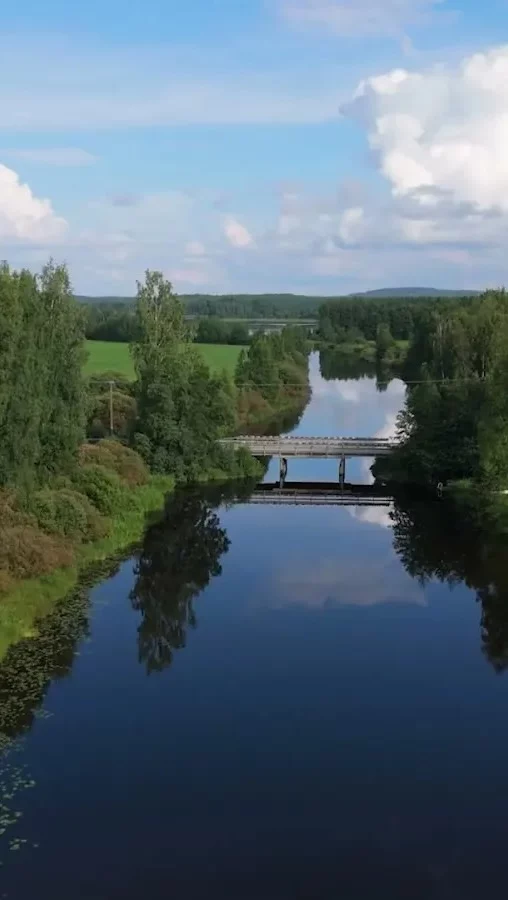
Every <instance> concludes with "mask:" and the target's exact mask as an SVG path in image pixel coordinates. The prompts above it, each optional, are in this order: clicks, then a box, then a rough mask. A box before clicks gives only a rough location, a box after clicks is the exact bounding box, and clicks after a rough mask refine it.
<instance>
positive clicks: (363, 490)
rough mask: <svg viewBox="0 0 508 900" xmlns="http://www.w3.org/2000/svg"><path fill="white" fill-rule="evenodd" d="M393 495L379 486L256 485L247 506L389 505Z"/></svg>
mask: <svg viewBox="0 0 508 900" xmlns="http://www.w3.org/2000/svg"><path fill="white" fill-rule="evenodd" d="M393 499H394V498H393V494H392V493H391V492H390V491H389V490H387V488H385V487H383V486H382V485H377V484H352V483H348V482H345V483H343V484H339V483H337V482H333V481H331V482H326V481H320V482H316V481H285V482H283V483H282V482H281V481H276V482H268V483H266V482H263V483H262V484H258V485H257V486H256V488H255V489H254V490H253V491H252V493H251V495H250V496H249V497H248V498H247V500H246V502H247V503H253V504H265V505H268V506H270V505H277V506H281V505H287V506H291V505H295V506H390V505H391V503H392V502H393Z"/></svg>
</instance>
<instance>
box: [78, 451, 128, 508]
mask: <svg viewBox="0 0 508 900" xmlns="http://www.w3.org/2000/svg"><path fill="white" fill-rule="evenodd" d="M74 483H75V485H76V487H77V488H78V490H79V491H80V492H81V493H83V494H85V496H86V497H88V499H89V500H91V502H92V503H93V504H94V506H95V507H96V508H97V509H98V510H99V512H100V513H102V514H103V515H105V516H109V515H111V514H112V513H114V512H115V511H117V510H118V508H119V506H120V503H121V498H122V484H121V481H120V479H119V477H118V475H117V474H116V472H110V471H108V470H107V469H105V468H104V467H103V466H99V465H93V464H89V465H84V466H80V467H79V468H78V469H77V470H76V473H75V475H74Z"/></svg>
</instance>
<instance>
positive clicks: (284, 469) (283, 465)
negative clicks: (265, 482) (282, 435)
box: [279, 456, 288, 488]
mask: <svg viewBox="0 0 508 900" xmlns="http://www.w3.org/2000/svg"><path fill="white" fill-rule="evenodd" d="M279 466H280V474H279V487H280V488H283V487H284V484H285V481H286V476H287V474H288V461H287V459H285V458H284V457H283V456H281V457H280V458H279Z"/></svg>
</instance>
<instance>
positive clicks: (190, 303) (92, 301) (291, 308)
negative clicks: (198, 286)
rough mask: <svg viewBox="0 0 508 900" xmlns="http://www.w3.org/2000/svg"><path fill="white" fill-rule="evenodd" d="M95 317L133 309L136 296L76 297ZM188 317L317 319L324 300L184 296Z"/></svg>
mask: <svg viewBox="0 0 508 900" xmlns="http://www.w3.org/2000/svg"><path fill="white" fill-rule="evenodd" d="M77 299H78V301H79V302H80V303H81V304H82V305H83V306H85V307H86V308H87V309H88V310H89V312H90V315H91V316H92V318H93V310H94V309H101V308H102V309H103V310H105V309H107V310H112V311H114V310H115V309H117V310H118V309H120V308H125V309H129V308H130V309H131V310H132V308H133V306H134V303H135V298H133V297H95V298H93V297H83V296H80V297H78V298H77ZM180 300H181V302H182V303H183V306H184V309H185V314H186V315H187V316H193V317H195V318H208V317H209V316H218V317H219V318H221V319H315V318H316V317H317V313H318V309H319V307H320V305H321V303H322V302H323V298H322V297H308V296H301V295H298V294H217V295H215V294H182V295H180Z"/></svg>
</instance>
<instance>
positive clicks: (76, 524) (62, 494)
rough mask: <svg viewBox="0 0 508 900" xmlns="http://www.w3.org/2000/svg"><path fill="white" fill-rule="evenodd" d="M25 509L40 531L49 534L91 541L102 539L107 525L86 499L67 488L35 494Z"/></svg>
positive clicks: (46, 489) (46, 490) (45, 490)
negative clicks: (27, 509)
mask: <svg viewBox="0 0 508 900" xmlns="http://www.w3.org/2000/svg"><path fill="white" fill-rule="evenodd" d="M28 508H29V512H30V513H31V514H32V515H33V517H34V519H35V520H36V522H37V525H38V526H39V528H41V529H42V531H45V532H46V533H48V534H58V535H61V536H62V537H68V538H71V539H73V540H78V541H90V540H97V539H98V538H100V537H103V536H104V534H105V532H106V530H107V522H106V521H105V520H104V519H103V518H102V517H101V516H100V514H99V513H98V511H97V509H96V508H95V506H94V505H93V504H92V503H91V501H90V500H89V498H88V497H87V496H85V495H84V494H82V493H79V492H78V491H75V490H70V489H68V488H64V489H60V490H51V489H49V488H45V489H44V490H42V491H37V492H35V493H34V494H32V495H31V496H30V498H29V507H28Z"/></svg>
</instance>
